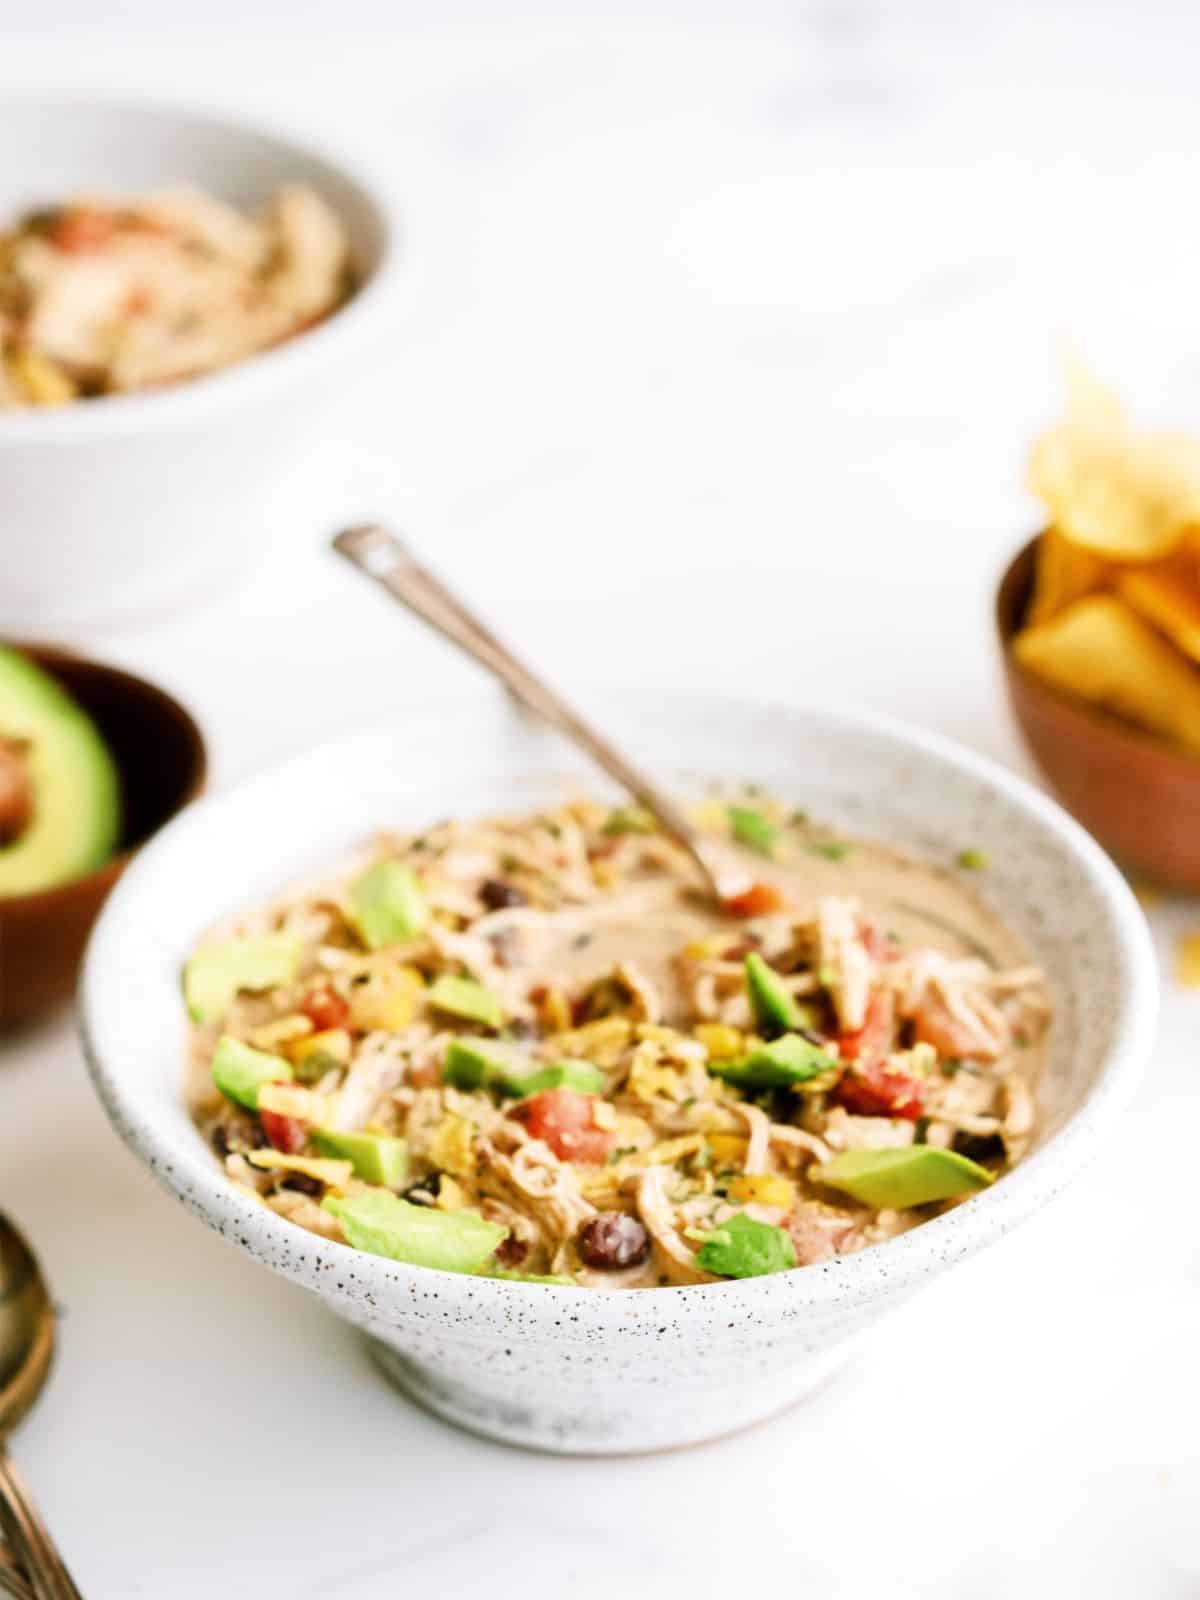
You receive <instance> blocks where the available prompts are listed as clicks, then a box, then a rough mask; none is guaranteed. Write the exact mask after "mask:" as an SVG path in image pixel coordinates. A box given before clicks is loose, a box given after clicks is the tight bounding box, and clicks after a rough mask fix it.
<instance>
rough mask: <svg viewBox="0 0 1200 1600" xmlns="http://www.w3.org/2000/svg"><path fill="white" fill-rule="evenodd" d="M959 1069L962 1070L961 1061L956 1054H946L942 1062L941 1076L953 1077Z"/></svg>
mask: <svg viewBox="0 0 1200 1600" xmlns="http://www.w3.org/2000/svg"><path fill="white" fill-rule="evenodd" d="M961 1071H962V1062H961V1061H959V1060H958V1058H957V1057H956V1056H947V1057H946V1059H945V1060H944V1061H943V1062H942V1076H943V1078H953V1077H954V1076H955V1074H956V1073H958V1072H961Z"/></svg>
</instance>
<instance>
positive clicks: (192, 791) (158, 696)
mask: <svg viewBox="0 0 1200 1600" xmlns="http://www.w3.org/2000/svg"><path fill="white" fill-rule="evenodd" d="M0 642H2V643H3V644H4V646H5V647H6V648H7V649H9V650H17V651H19V652H20V653H21V654H22V655H25V656H28V657H29V658H30V660H32V661H33V662H35V663H36V664H37V665H38V666H39V667H41V668H42V670H43V671H44V672H47V673H48V674H49V676H50V677H52V678H55V679H56V681H58V680H57V674H56V672H55V666H56V664H57V663H60V662H67V663H71V664H74V665H78V666H82V667H87V668H88V669H89V670H90V671H92V672H98V673H101V674H102V675H103V676H104V677H106V678H107V679H108V680H109V681H110V682H112V683H114V684H118V685H120V686H121V687H122V688H128V687H129V686H131V685H132V686H135V687H136V689H137V692H138V693H139V694H142V695H148V696H149V698H150V699H152V700H157V701H158V702H159V704H160V706H163V707H165V708H166V709H167V710H168V711H169V712H170V713H171V714H172V715H173V716H174V717H175V718H176V719H177V721H178V723H179V726H180V727H181V728H182V730H183V733H184V737H185V738H186V740H187V744H188V758H189V759H188V782H187V787H186V789H185V791H184V795H183V798H182V799H181V800H180V801H179V803H178V805H177V806H176V807H175V808H174V810H173V811H172V812H171V813H170V814H169V815H168V816H167V817H166V818H164V820H163V821H162V822H161V823H160V824H159V826H158V827H157V828H156V829H155V830H154V832H153V833H152V834H150V835H149V836H148V837H147V838H145V839H143V840H142V841H141V843H140V844H132V845H128V846H127V847H126V848H125V849H124V850H118V851H117V852H116V853H115V854H114V855H111V856H109V858H108V860H107V861H102V862H101V863H100V865H99V866H98V867H93V868H92V870H91V871H90V872H85V873H84V875H83V876H82V877H81V878H70V879H68V881H67V882H66V883H56V884H54V885H52V887H51V888H49V889H36V890H34V891H33V892H32V893H31V894H14V895H8V896H6V897H4V898H2V899H0V919H3V918H4V917H5V916H9V915H11V916H20V917H37V916H40V915H42V914H49V915H51V916H52V915H53V914H54V912H55V910H56V909H57V908H58V907H59V906H61V905H62V904H63V903H64V902H65V901H67V900H71V899H74V898H75V897H77V896H80V895H83V896H87V895H90V894H92V893H94V892H95V891H96V890H97V889H101V888H104V887H107V886H108V885H110V884H111V883H115V882H116V880H117V878H119V877H120V876H121V874H122V873H123V872H124V871H125V869H126V867H127V866H128V865H129V863H130V862H131V861H132V860H133V858H134V857H135V856H137V855H140V854H141V852H142V851H143V850H144V849H145V848H146V846H147V845H148V844H149V843H150V841H151V839H156V838H157V837H158V835H159V834H160V833H161V832H162V831H163V829H164V828H167V827H169V826H170V825H171V823H173V822H174V821H175V819H176V817H178V816H179V814H180V812H181V811H183V810H185V809H186V807H188V806H189V805H191V804H192V803H193V802H194V801H195V800H197V799H199V797H200V796H201V795H202V794H203V793H204V789H205V786H206V784H207V782H208V747H207V745H206V744H205V742H204V735H203V733H202V732H201V730H200V724H199V723H198V722H197V721H196V719H195V717H194V716H193V715H192V713H191V712H190V711H189V710H188V708H187V707H186V706H185V705H184V704H183V703H182V702H181V701H179V700H177V699H176V698H175V696H174V695H173V694H171V693H170V692H169V691H168V690H166V689H164V688H163V687H162V686H161V685H160V684H157V683H154V682H153V681H152V680H151V679H149V678H143V677H141V676H140V675H139V674H138V673H136V672H130V671H128V670H127V669H126V668H125V667H115V666H113V665H112V664H111V663H110V662H108V661H98V660H97V659H96V658H95V657H94V656H85V655H81V654H80V653H79V652H78V651H76V650H68V649H66V648H65V647H64V646H62V645H59V644H51V643H48V642H45V641H41V640H22V639H4V640H3V641H0Z"/></svg>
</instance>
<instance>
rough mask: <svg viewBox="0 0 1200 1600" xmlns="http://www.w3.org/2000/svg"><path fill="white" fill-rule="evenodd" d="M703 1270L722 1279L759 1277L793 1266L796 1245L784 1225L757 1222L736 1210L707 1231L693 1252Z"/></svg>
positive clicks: (784, 1270) (794, 1263) (783, 1270)
mask: <svg viewBox="0 0 1200 1600" xmlns="http://www.w3.org/2000/svg"><path fill="white" fill-rule="evenodd" d="M696 1263H697V1265H698V1266H700V1267H702V1268H703V1269H704V1271H705V1272H715V1273H718V1274H719V1275H720V1276H721V1277H722V1278H761V1277H762V1276H763V1275H764V1274H765V1273H768V1272H786V1271H787V1269H788V1268H789V1267H794V1266H795V1265H796V1246H795V1244H794V1242H793V1240H792V1236H791V1234H790V1233H788V1231H787V1229H786V1228H776V1227H774V1226H773V1225H772V1224H771V1223H769V1222H759V1221H758V1220H757V1219H756V1218H754V1217H748V1216H747V1215H746V1213H745V1212H744V1211H739V1212H738V1213H737V1214H736V1215H735V1216H732V1217H730V1218H729V1220H728V1222H722V1223H721V1224H720V1226H719V1227H718V1228H717V1229H716V1230H715V1232H713V1233H711V1234H709V1236H708V1238H707V1239H706V1240H705V1242H704V1244H703V1245H702V1246H701V1247H700V1250H699V1251H698V1253H697V1255H696Z"/></svg>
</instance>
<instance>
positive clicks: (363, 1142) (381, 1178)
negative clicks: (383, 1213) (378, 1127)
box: [313, 1128, 408, 1189]
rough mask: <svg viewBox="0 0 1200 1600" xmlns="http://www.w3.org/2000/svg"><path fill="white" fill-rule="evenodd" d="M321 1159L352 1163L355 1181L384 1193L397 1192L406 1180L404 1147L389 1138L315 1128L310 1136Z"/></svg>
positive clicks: (406, 1161) (389, 1136)
mask: <svg viewBox="0 0 1200 1600" xmlns="http://www.w3.org/2000/svg"><path fill="white" fill-rule="evenodd" d="M313 1140H314V1142H315V1144H316V1146H317V1149H318V1150H319V1151H320V1152H321V1154H322V1155H323V1156H334V1157H335V1158H338V1159H340V1160H342V1161H349V1162H352V1163H353V1166H354V1173H355V1176H356V1177H359V1178H361V1179H362V1180H363V1182H364V1183H378V1184H381V1185H382V1186H383V1187H384V1188H385V1189H399V1188H400V1187H401V1185H402V1184H403V1183H404V1182H405V1180H406V1179H407V1177H408V1143H407V1141H406V1140H404V1139H395V1138H392V1137H391V1135H389V1134H376V1133H342V1132H341V1131H340V1130H338V1129H336V1128H318V1129H317V1131H316V1132H315V1133H314V1134H313Z"/></svg>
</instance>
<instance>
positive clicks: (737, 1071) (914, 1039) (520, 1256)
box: [184, 796, 1048, 1288]
mask: <svg viewBox="0 0 1200 1600" xmlns="http://www.w3.org/2000/svg"><path fill="white" fill-rule="evenodd" d="M698 820H700V821H701V822H702V824H703V825H705V826H706V829H707V831H710V832H713V833H716V834H717V835H719V836H722V837H723V839H724V841H725V848H726V849H729V850H731V851H733V850H739V851H740V853H741V855H742V857H743V864H744V865H745V866H747V867H751V868H753V872H754V879H755V881H754V886H753V887H752V888H751V889H750V890H748V891H747V892H746V893H744V894H742V895H740V896H738V897H737V899H736V900H733V901H731V902H729V903H728V904H727V905H726V907H725V908H723V909H722V908H716V907H711V906H709V905H707V904H706V903H705V901H704V900H703V899H702V898H701V897H700V896H699V895H698V893H697V889H696V882H695V875H694V869H693V868H692V866H691V864H690V862H689V860H688V857H687V856H686V854H685V853H684V852H683V850H682V849H681V848H680V847H679V846H678V845H677V844H675V843H674V842H673V841H671V840H670V839H668V838H666V837H664V836H663V835H662V834H661V833H659V832H658V831H657V829H656V827H655V824H654V822H653V819H652V818H650V817H649V816H648V815H646V814H645V813H642V812H640V811H637V810H630V809H618V810H607V809H605V808H603V807H600V806H597V805H595V804H591V803H586V802H585V803H578V804H575V805H571V806H567V807H564V808H560V809H557V810H554V811H549V812H546V811H543V812H539V813H537V814H535V815H532V816H525V817H521V818H517V819H500V820H493V821H486V822H451V823H443V824H439V825H438V826H436V827H432V828H429V829H427V830H425V831H423V832H421V833H420V834H417V835H413V836H410V837H392V836H385V837H384V838H383V839H382V840H381V841H380V843H379V844H378V846H377V847H376V848H375V849H374V850H373V851H371V852H369V853H367V854H365V855H364V856H361V857H359V858H357V859H355V860H354V861H352V862H350V863H348V864H347V865H346V866H345V867H344V868H343V869H342V870H339V871H337V872H335V873H334V874H333V875H331V876H330V877H328V878H326V879H323V880H322V881H320V882H318V883H314V884H311V885H309V886H307V887H305V888H303V889H301V890H299V891H297V892H296V893H294V894H292V895H289V896H288V897H286V898H285V899H283V900H282V901H279V902H277V903H275V904H273V905H271V906H268V907H267V908H265V909H263V910H260V911H256V912H253V913H251V914H249V915H247V916H244V917H240V918H238V919H237V920H236V921H235V922H234V923H232V924H231V925H229V926H226V927H224V928H222V929H220V930H218V931H217V932H215V933H214V935H212V936H211V937H210V938H209V939H207V940H206V941H205V942H204V943H203V944H202V945H201V946H200V947H199V949H198V950H197V951H196V953H195V954H194V955H193V956H192V958H191V960H190V961H189V963H188V966H187V968H186V972H185V980H184V987H185V994H186V998H187V1003H188V1006H189V1009H190V1012H191V1015H192V1017H193V1019H194V1021H195V1024H196V1026H195V1030H194V1036H193V1058H192V1068H193V1076H192V1080H191V1084H190V1099H191V1103H192V1106H193V1111H194V1115H195V1116H196V1119H197V1121H198V1123H199V1125H200V1126H201V1128H202V1129H203V1131H204V1133H205V1135H206V1137H207V1139H208V1141H209V1143H210V1145H211V1146H212V1148H213V1149H214V1150H215V1151H216V1153H217V1155H218V1156H219V1157H220V1159H221V1161H222V1163H223V1165H224V1169H225V1171H226V1173H227V1175H228V1177H229V1178H230V1179H231V1180H232V1181H233V1182H234V1183H236V1184H237V1185H238V1186H239V1187H240V1188H241V1189H242V1190H243V1191H244V1192H246V1193H248V1194H250V1195H253V1196H255V1197H257V1198H259V1199H261V1200H262V1201H263V1202H264V1203H265V1204H266V1205H267V1206H268V1207H269V1208H270V1209H271V1210H273V1211H275V1212H277V1213H278V1214H280V1215H282V1216H284V1217H287V1218H289V1219H290V1220H291V1221H293V1222H296V1223H299V1224H301V1225H302V1226H304V1227H307V1228H309V1229H310V1230H312V1231H313V1232H315V1233H319V1234H323V1235H325V1236H326V1237H329V1238H332V1239H336V1240H341V1241H345V1242H348V1243H349V1244H351V1245H354V1246H357V1247H358V1248H359V1249H362V1250H366V1251H368V1252H371V1253H372V1254H376V1255H382V1256H386V1257H390V1258H392V1259H394V1260H398V1261H404V1262H408V1263H410V1264H414V1265H419V1266H426V1267H437V1268H442V1269H444V1270H449V1271H457V1272H474V1273H483V1274H495V1273H500V1274H502V1275H509V1276H512V1275H517V1276H522V1277H530V1278H532V1279H533V1281H553V1282H566V1283H573V1284H579V1285H581V1286H585V1287H596V1288H647V1287H656V1286H661V1285H667V1284H697V1283H711V1282H715V1281H718V1280H721V1279H728V1278H745V1277H752V1276H758V1275H761V1274H764V1273H769V1272H775V1271H781V1270H785V1269H788V1268H791V1267H796V1266H806V1265H810V1264H812V1263H815V1262H821V1261H828V1260H830V1259H831V1258H833V1257H834V1256H837V1255H845V1254H849V1253H851V1252H853V1251H856V1250H860V1249H862V1248H864V1247H866V1246H869V1245H873V1244H877V1243H880V1242H882V1241H883V1240H885V1239H889V1238H892V1237H895V1236H896V1235H898V1234H900V1233H903V1232H905V1231H906V1230H907V1229H909V1228H911V1227H913V1226H914V1225H915V1224H917V1223H920V1222H922V1221H923V1220H925V1219H926V1218H928V1217H931V1216H934V1215H937V1214H938V1213H939V1212H940V1211H942V1210H944V1209H945V1208H946V1207H947V1206H949V1205H952V1204H954V1203H955V1202H957V1201H958V1200H961V1199H962V1198H964V1197H966V1196H968V1195H970V1194H973V1193H977V1192H978V1191H979V1190H981V1189H984V1188H986V1187H988V1186H989V1185H990V1184H991V1183H992V1182H993V1180H994V1178H995V1177H996V1176H997V1175H998V1174H999V1173H1001V1172H1003V1171H1005V1170H1006V1169H1007V1168H1008V1167H1009V1166H1010V1165H1012V1164H1013V1163H1014V1162H1016V1161H1017V1160H1019V1159H1020V1157H1021V1156H1022V1154H1023V1153H1024V1151H1025V1150H1026V1148H1027V1146H1028V1144H1029V1142H1030V1139H1031V1137H1032V1134H1033V1131H1034V1101H1033V1091H1034V1085H1035V1083H1036V1079H1037V1075H1038V1070H1039V1067H1040V1064H1041V1059H1042V1050H1041V1043H1042V1038H1043V1034H1044V1028H1045V1023H1046V1020H1047V1015H1048V1008H1047V1003H1046V997H1045V992H1044V988H1043V985H1042V979H1041V973H1040V972H1039V971H1038V969H1037V968H1036V967H1034V966H1032V965H1031V964H1030V962H1029V960H1028V958H1027V956H1026V954H1025V952H1024V950H1023V949H1022V947H1021V945H1020V944H1019V942H1018V941H1017V940H1016V939H1015V938H1014V937H1013V936H1012V935H1011V934H1010V933H1009V932H1008V931H1007V930H1006V929H1005V927H1004V926H1003V924H1002V923H1001V922H999V921H998V920H997V919H996V918H995V917H994V916H992V915H991V914H990V913H989V912H988V911H987V910H986V909H985V908H984V907H983V906H982V904H981V903H980V902H979V901H978V900H977V898H976V897H975V895H974V893H973V892H972V891H971V889H970V888H968V886H967V882H966V879H967V876H968V875H969V874H971V873H972V872H976V873H977V872H978V870H979V869H980V868H981V867H982V866H983V865H984V860H983V857H982V855H981V854H980V853H979V852H977V851H966V852H964V853H963V855H962V857H961V858H960V860H959V863H958V870H957V871H944V870H934V869H933V868H930V867H926V866H922V865H921V864H919V863H917V862H916V861H913V860H911V859H909V858H907V857H905V856H903V855H900V854H898V853H896V852H895V851H893V850H891V849H888V848H886V847H884V846H882V845H876V844H870V843H866V842H861V841H857V840H854V841H851V840H847V839H842V838H837V837H834V836H832V835H830V834H828V833H826V832H824V831H822V830H820V829H816V828H814V827H812V826H811V825H810V824H809V823H808V822H807V820H806V819H805V818H803V817H801V816H799V815H797V814H794V813H789V812H788V811H787V810H786V809H785V808H783V807H782V806H780V805H779V804H777V803H775V802H772V801H769V800H766V799H763V798H762V797H761V796H754V797H739V798H738V799H737V800H736V802H735V803H732V804H724V803H719V802H716V801H714V802H712V803H711V804H709V805H707V806H705V807H704V808H703V810H702V813H701V815H700V817H699V819H698Z"/></svg>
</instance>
